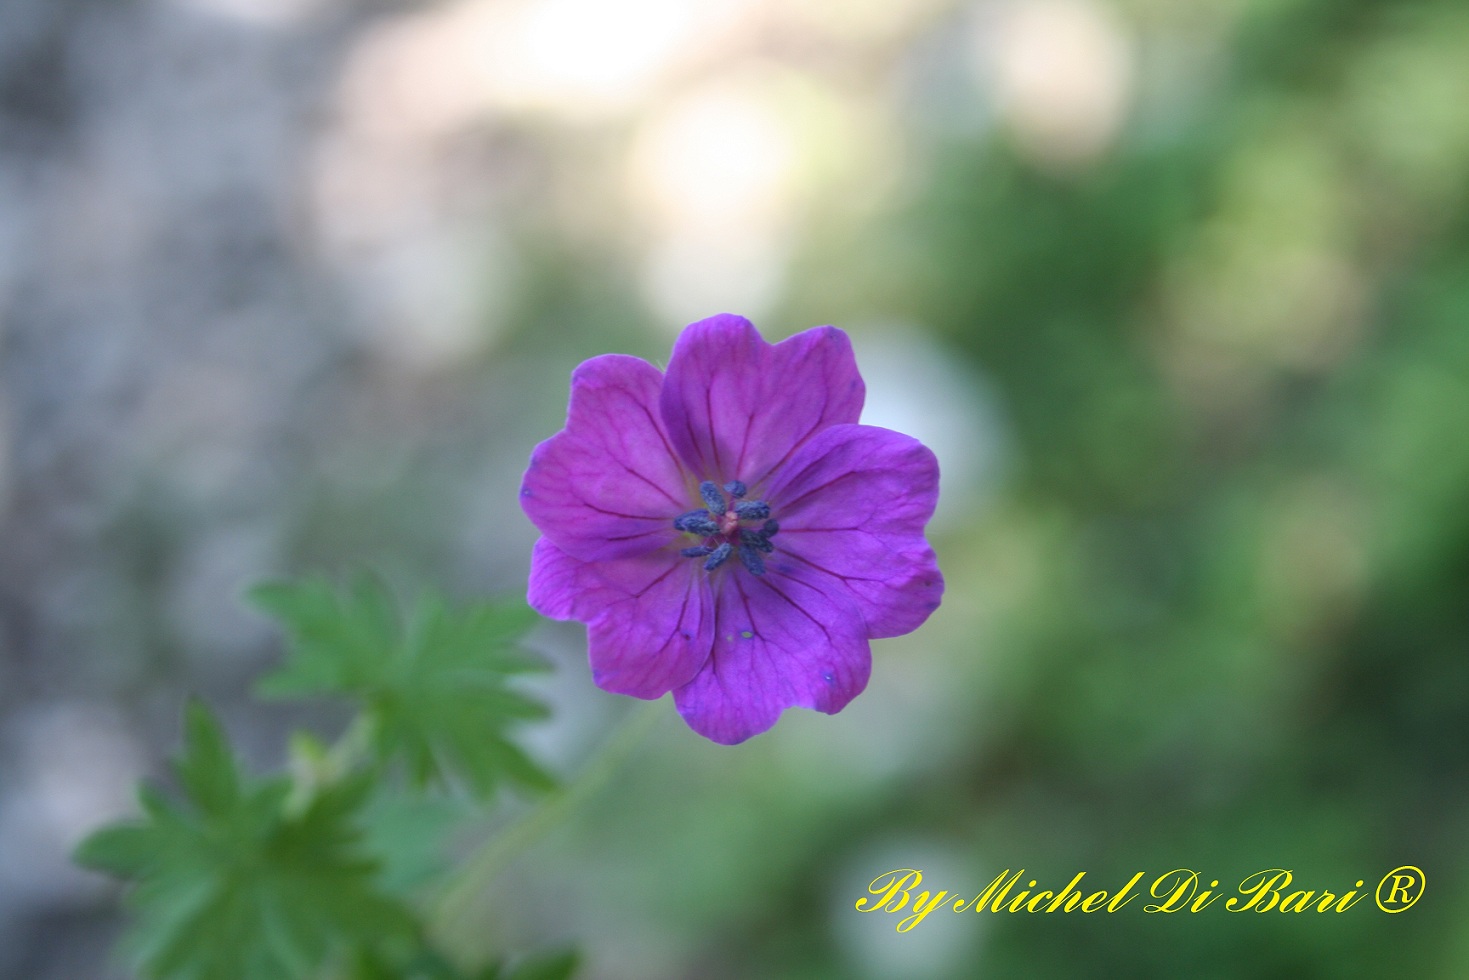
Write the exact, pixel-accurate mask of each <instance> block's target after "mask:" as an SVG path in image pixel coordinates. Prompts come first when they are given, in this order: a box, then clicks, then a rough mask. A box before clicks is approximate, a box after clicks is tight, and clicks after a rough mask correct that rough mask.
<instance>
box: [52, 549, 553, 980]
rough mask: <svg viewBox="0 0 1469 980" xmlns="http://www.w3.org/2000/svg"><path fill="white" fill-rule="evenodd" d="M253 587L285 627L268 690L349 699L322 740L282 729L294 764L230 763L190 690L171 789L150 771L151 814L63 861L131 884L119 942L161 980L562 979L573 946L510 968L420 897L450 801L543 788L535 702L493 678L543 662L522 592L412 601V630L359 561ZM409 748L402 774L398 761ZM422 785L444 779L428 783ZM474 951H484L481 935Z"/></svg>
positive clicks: (146, 806)
mask: <svg viewBox="0 0 1469 980" xmlns="http://www.w3.org/2000/svg"><path fill="white" fill-rule="evenodd" d="M251 598H252V600H253V601H254V602H255V603H256V604H257V605H258V606H260V607H261V608H262V609H264V610H266V611H268V612H269V613H271V614H272V615H273V616H275V617H276V618H277V619H279V620H280V621H281V623H282V624H283V625H284V626H285V627H286V628H287V630H288V632H289V633H290V635H291V638H292V646H291V649H290V651H289V653H288V656H287V659H286V662H285V664H284V665H283V666H282V667H281V668H280V669H279V670H277V671H276V672H275V673H273V674H271V675H270V676H269V677H267V678H266V679H265V682H264V683H263V684H262V687H263V688H265V689H266V691H267V692H268V693H270V694H271V695H274V696H303V695H326V694H331V695H337V696H345V697H347V698H350V699H353V700H356V701H357V702H358V703H359V709H360V710H359V714H358V715H357V717H356V718H355V720H354V722H353V723H352V725H351V726H349V727H348V729H347V731H346V733H345V734H344V735H343V736H342V738H341V739H340V740H339V741H338V742H337V743H336V744H335V745H333V746H332V747H330V748H327V747H326V746H324V745H322V743H320V742H319V741H318V740H317V739H316V738H315V737H314V736H313V735H311V734H310V733H308V732H298V733H297V734H296V736H295V739H294V752H293V756H294V758H293V760H292V762H293V765H292V767H291V771H290V772H289V773H288V774H287V775H281V776H271V777H268V778H253V777H250V776H248V775H246V774H245V773H243V772H242V771H241V767H240V763H239V760H238V759H237V758H236V756H235V753H234V750H233V749H232V748H231V747H230V745H229V743H228V741H227V739H226V736H225V733H224V731H223V729H222V728H221V727H220V725H219V723H218V721H217V720H216V719H215V718H214V716H213V715H212V714H211V713H210V711H209V710H208V709H207V708H205V707H204V706H203V705H202V704H201V703H198V702H193V703H191V704H190V705H189V707H188V709H187V711H186V714H185V722H184V745H183V750H182V753H181V755H180V756H179V757H178V759H177V760H176V761H175V763H174V767H173V768H174V774H175V776H176V777H177V781H178V784H179V789H180V791H181V794H182V797H183V798H182V800H181V801H179V802H174V801H172V800H170V799H169V798H168V797H167V796H165V795H164V794H163V793H161V792H159V791H157V790H155V789H152V788H149V787H145V788H144V789H143V790H142V792H141V800H142V804H143V810H144V815H143V819H141V820H131V821H124V822H120V823H116V824H113V825H110V826H108V827H104V828H103V829H101V830H99V831H97V832H96V833H94V834H92V835H91V836H90V837H88V838H87V839H86V840H85V841H83V842H82V844H81V846H80V847H79V848H78V850H77V854H76V860H77V861H78V862H79V863H81V864H82V865H84V866H87V867H91V868H95V869H97V870H100V871H105V872H108V873H109V874H112V875H115V876H116V877H118V878H121V879H123V880H124V881H126V882H129V883H130V884H131V885H132V886H133V887H132V888H131V890H130V891H129V892H128V902H129V905H130V906H131V909H132V912H133V921H132V923H131V924H130V926H129V931H128V933H127V935H126V947H127V949H128V951H129V954H130V957H131V958H132V959H133V961H134V962H135V963H136V964H137V966H138V968H139V970H140V971H141V973H142V975H144V976H148V977H157V978H160V980H175V978H177V980H224V978H239V980H282V978H288V977H302V978H305V977H327V976H331V977H341V978H345V980H373V978H380V977H394V978H399V980H418V978H421V980H565V978H566V977H569V976H570V975H571V973H572V972H573V971H574V969H575V967H576V956H575V955H574V954H571V953H558V954H554V955H550V956H541V957H535V958H531V959H527V960H523V961H522V962H521V963H519V964H518V965H516V966H515V967H514V969H513V970H507V969H506V968H505V967H504V966H503V965H502V964H500V963H499V962H493V961H492V962H487V963H484V964H483V965H482V966H478V967H475V968H473V969H471V970H470V971H469V972H467V973H466V972H463V971H462V970H461V968H460V965H459V964H460V963H462V962H464V961H465V960H467V959H479V958H478V957H477V956H476V957H469V956H465V955H464V954H462V953H460V952H458V951H453V950H446V949H443V948H441V944H440V943H439V941H438V939H437V937H436V936H435V935H433V933H434V932H435V930H436V929H437V927H438V925H439V924H438V923H437V922H436V920H435V918H434V912H435V911H437V910H439V907H438V906H437V905H434V904H432V903H431V902H430V899H432V898H433V897H434V896H436V895H438V894H439V893H440V891H441V890H442V888H443V887H444V886H445V885H446V884H448V883H451V882H452V883H454V884H457V885H458V886H459V887H461V888H464V887H468V888H469V889H470V890H471V891H472V890H473V886H472V885H468V886H466V883H464V882H461V881H456V880H454V879H451V878H447V877H446V873H447V872H448V871H450V870H451V869H450V868H449V866H448V864H447V862H446V861H445V860H444V856H445V854H446V851H447V849H448V845H449V842H450V840H451V836H452V833H453V831H455V830H457V829H458V824H459V823H460V821H459V820H457V819H456V818H457V817H460V816H463V815H464V813H463V812H461V811H463V810H464V808H463V807H456V806H454V804H453V800H454V797H453V796H452V795H447V796H446V795H443V794H444V793H445V791H447V792H448V793H450V794H452V792H453V790H454V789H455V787H456V786H457V785H459V784H461V783H462V785H464V786H465V787H467V788H468V790H469V791H470V792H471V793H472V794H473V795H474V796H475V797H477V798H479V799H480V800H481V801H483V800H485V799H486V798H487V797H488V796H489V795H490V794H491V792H492V790H493V789H494V788H495V787H497V786H499V785H501V783H502V782H504V781H507V780H508V781H513V782H515V783H518V784H520V785H522V786H524V787H530V788H533V789H537V790H546V789H549V788H551V786H552V782H551V779H550V777H549V776H547V775H546V774H545V773H544V772H542V771H541V770H540V769H539V768H538V767H536V766H535V765H534V764H533V763H531V762H530V761H529V759H528V758H527V757H526V756H525V754H524V752H523V751H522V750H521V749H520V748H519V747H518V746H517V745H516V744H515V743H514V742H513V741H511V737H510V735H509V733H508V732H507V730H506V729H507V727H509V726H513V725H514V724H515V723H517V722H523V721H525V720H528V719H537V718H543V717H545V714H546V711H545V709H544V708H543V707H541V706H540V705H538V704H536V703H535V702H533V701H531V700H530V699H528V698H526V697H524V696H522V695H520V694H517V693H514V692H512V691H510V690H509V689H508V688H506V687H505V684H504V680H505V678H506V676H507V675H510V674H514V673H519V672H523V671H526V670H532V669H537V668H538V667H540V666H541V665H540V663H539V661H537V660H534V659H532V658H531V657H530V656H529V655H527V654H525V653H523V652H520V651H518V650H517V649H516V646H515V644H516V643H517V642H518V641H519V640H520V639H521V637H522V636H523V634H524V633H525V632H526V630H527V629H528V628H529V626H530V625H531V624H532V622H533V621H534V619H535V617H534V616H533V615H532V614H531V613H530V612H529V611H528V610H527V609H526V607H525V605H524V604H523V603H521V602H503V603H489V602H485V603H479V604H477V605H474V606H472V607H470V608H467V609H465V610H462V611H459V610H452V609H450V608H449V607H448V605H447V604H445V603H444V601H443V600H441V599H439V598H436V597H433V596H425V597H423V598H422V599H421V600H420V601H419V603H418V605H417V608H416V611H415V613H414V615H413V617H412V619H411V621H410V623H409V624H408V626H407V627H406V628H404V627H403V626H400V624H399V622H398V617H399V614H398V610H397V606H396V603H395V602H394V600H393V598H392V596H391V595H390V594H389V593H388V592H387V590H386V589H385V588H384V587H383V586H382V585H380V584H379V583H378V582H376V581H375V580H373V579H371V578H368V577H366V576H362V577H359V578H357V579H356V581H355V582H354V583H353V584H352V586H351V587H350V588H348V589H346V590H343V591H341V592H339V591H338V590H336V589H335V588H333V587H332V586H331V585H330V584H329V583H327V582H325V581H322V580H320V579H311V580H305V581H302V582H299V583H284V582H282V583H274V584H270V585H265V586H260V587H258V588H256V589H255V590H254V591H253V592H252V594H251ZM399 763H405V764H406V769H407V775H408V776H409V777H410V778H409V779H408V780H407V781H406V783H405V781H404V780H402V779H400V778H397V775H398V774H397V773H396V771H395V767H396V766H397V765H398V764H399ZM430 782H432V783H434V784H435V785H436V787H437V789H438V790H439V791H440V795H437V796H428V795H424V793H423V791H424V790H425V789H426V788H427V787H428V784H429V783H430ZM475 952H476V953H478V951H477V950H476V951H475Z"/></svg>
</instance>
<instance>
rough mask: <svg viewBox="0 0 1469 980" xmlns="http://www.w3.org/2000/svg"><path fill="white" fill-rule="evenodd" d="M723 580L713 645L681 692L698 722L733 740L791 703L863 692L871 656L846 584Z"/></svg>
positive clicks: (837, 700) (831, 702)
mask: <svg viewBox="0 0 1469 980" xmlns="http://www.w3.org/2000/svg"><path fill="white" fill-rule="evenodd" d="M719 585H720V587H719V588H718V589H717V590H716V592H717V594H716V597H715V604H716V613H715V615H716V627H715V635H714V648H713V652H712V653H711V655H710V657H709V660H708V662H707V663H705V665H704V669H703V670H701V671H700V672H699V673H698V675H697V676H696V677H694V679H693V680H691V681H689V682H688V683H687V684H685V685H684V686H683V687H680V688H678V689H676V690H675V691H674V692H673V700H674V704H675V705H676V706H677V707H678V711H679V714H681V715H683V717H684V720H685V721H686V722H688V725H689V727H690V728H692V729H693V730H694V731H696V732H698V733H699V734H700V735H703V736H704V737H705V738H708V739H712V740H713V741H715V742H719V743H721V744H724V745H734V744H735V743H737V742H743V741H744V740H745V739H747V738H749V737H750V736H752V735H758V734H759V733H760V732H763V731H765V730H766V729H768V728H770V726H772V725H774V724H775V722H776V719H777V718H779V717H780V713H781V711H783V710H784V709H786V708H788V707H802V708H814V709H815V710H817V711H824V712H826V713H827V714H835V713H836V712H838V711H840V710H841V709H842V708H844V707H846V705H847V702H848V701H851V700H852V698H854V697H856V696H857V695H858V694H860V693H862V689H863V688H865V687H866V686H867V679H868V677H869V675H870V674H871V672H872V654H871V651H870V649H869V648H868V645H867V637H866V635H865V631H864V629H863V624H862V618H861V616H860V615H859V614H858V612H857V610H856V608H855V607H854V606H853V605H852V603H851V600H850V599H849V598H848V597H847V596H846V595H845V594H843V593H842V591H841V590H840V589H839V588H838V589H831V590H823V588H821V587H820V585H817V586H813V585H812V584H810V583H808V582H806V581H801V580H798V579H792V578H780V579H775V578H773V577H766V578H755V577H754V576H750V575H744V574H734V575H729V576H727V577H726V578H725V579H724V581H722V582H721V583H719Z"/></svg>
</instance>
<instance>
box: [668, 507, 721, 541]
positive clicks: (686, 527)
mask: <svg viewBox="0 0 1469 980" xmlns="http://www.w3.org/2000/svg"><path fill="white" fill-rule="evenodd" d="M673 528H674V530H676V531H687V532H689V533H690V534H697V535H698V536H699V537H701V538H707V537H709V536H710V535H713V534H718V533H719V523H718V522H717V521H715V520H714V518H713V517H711V516H710V515H709V512H708V511H706V510H691V511H689V512H688V513H687V514H680V515H679V516H677V517H675V518H674V519H673Z"/></svg>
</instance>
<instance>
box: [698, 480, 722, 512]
mask: <svg viewBox="0 0 1469 980" xmlns="http://www.w3.org/2000/svg"><path fill="white" fill-rule="evenodd" d="M699 496H701V497H703V498H704V506H705V507H708V508H709V513H711V514H714V515H715V516H720V515H722V514H723V513H724V509H725V502H724V494H722V493H720V492H719V488H718V487H716V486H715V485H714V484H712V483H710V482H709V481H708V480H705V481H704V482H703V483H701V484H699Z"/></svg>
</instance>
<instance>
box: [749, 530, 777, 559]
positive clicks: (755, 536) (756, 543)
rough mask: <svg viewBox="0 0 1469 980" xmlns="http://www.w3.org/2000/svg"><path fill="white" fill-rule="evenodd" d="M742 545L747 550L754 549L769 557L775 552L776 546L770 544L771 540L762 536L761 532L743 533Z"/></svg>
mask: <svg viewBox="0 0 1469 980" xmlns="http://www.w3.org/2000/svg"><path fill="white" fill-rule="evenodd" d="M740 544H741V545H743V546H744V547H746V548H754V549H755V550H756V551H763V552H765V553H766V554H767V555H768V554H770V553H771V552H772V551H774V550H775V545H773V544H771V543H770V539H769V538H767V537H766V536H765V535H763V534H761V533H760V532H759V531H741V532H740Z"/></svg>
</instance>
